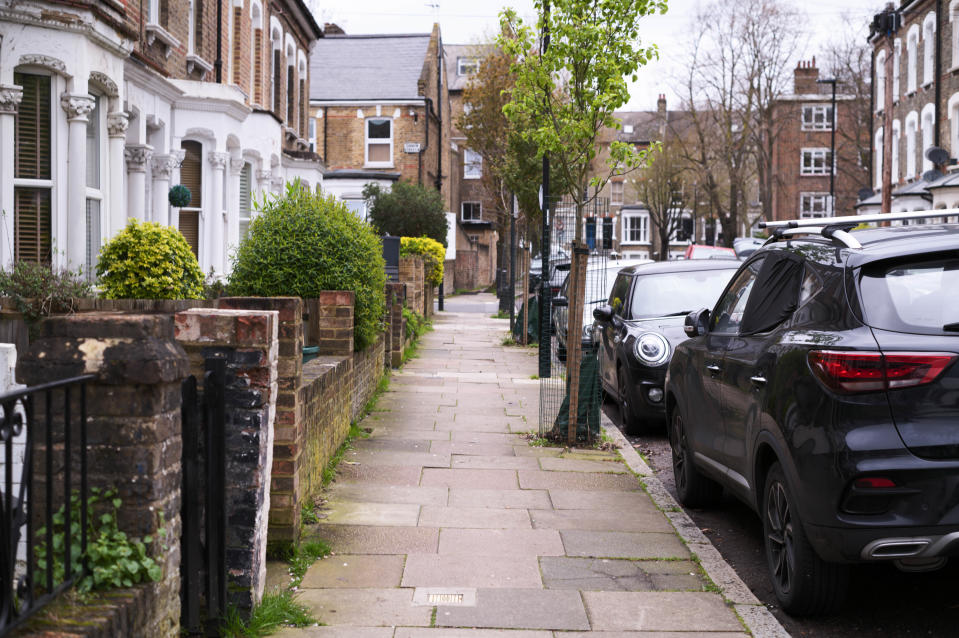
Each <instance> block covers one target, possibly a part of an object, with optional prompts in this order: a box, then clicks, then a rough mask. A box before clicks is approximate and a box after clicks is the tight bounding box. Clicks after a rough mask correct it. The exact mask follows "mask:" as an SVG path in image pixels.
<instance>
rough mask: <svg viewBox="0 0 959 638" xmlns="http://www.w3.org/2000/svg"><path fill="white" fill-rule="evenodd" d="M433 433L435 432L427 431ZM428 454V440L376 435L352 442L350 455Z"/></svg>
mask: <svg viewBox="0 0 959 638" xmlns="http://www.w3.org/2000/svg"><path fill="white" fill-rule="evenodd" d="M428 431H430V432H435V430H428ZM367 451H372V452H429V451H430V439H426V438H423V439H414V438H412V437H387V436H382V435H380V434H379V433H377V436H371V437H370V438H368V439H358V440H355V441H353V449H352V450H350V452H351V453H360V452H367Z"/></svg>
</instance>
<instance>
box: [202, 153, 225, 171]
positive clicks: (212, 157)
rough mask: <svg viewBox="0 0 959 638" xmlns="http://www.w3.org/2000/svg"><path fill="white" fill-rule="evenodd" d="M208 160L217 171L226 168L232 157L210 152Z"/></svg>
mask: <svg viewBox="0 0 959 638" xmlns="http://www.w3.org/2000/svg"><path fill="white" fill-rule="evenodd" d="M206 159H207V161H208V162H210V165H211V166H212V167H213V168H214V169H215V170H223V169H225V168H226V163H227V161H228V160H229V159H230V156H229V155H228V154H227V153H221V152H218V151H210V152H209V153H207V154H206Z"/></svg>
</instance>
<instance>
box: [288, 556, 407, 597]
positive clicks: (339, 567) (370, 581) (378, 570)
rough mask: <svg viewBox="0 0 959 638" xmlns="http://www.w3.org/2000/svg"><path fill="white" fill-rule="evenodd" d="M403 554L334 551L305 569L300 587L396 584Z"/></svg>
mask: <svg viewBox="0 0 959 638" xmlns="http://www.w3.org/2000/svg"><path fill="white" fill-rule="evenodd" d="M404 562H405V556H402V555H397V556H390V555H382V554H336V555H335V556H327V557H325V558H323V559H321V560H318V561H316V562H315V563H313V564H312V565H310V567H309V568H308V569H307V570H306V575H305V576H304V577H303V582H302V583H301V584H300V589H303V588H315V587H320V588H343V587H346V588H351V589H367V588H386V587H399V586H400V580H401V579H402V578H403V563H404Z"/></svg>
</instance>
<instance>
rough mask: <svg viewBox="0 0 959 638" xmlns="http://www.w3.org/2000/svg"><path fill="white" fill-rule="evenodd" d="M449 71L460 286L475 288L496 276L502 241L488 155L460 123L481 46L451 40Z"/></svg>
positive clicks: (481, 53) (452, 192) (457, 283)
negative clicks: (470, 144)
mask: <svg viewBox="0 0 959 638" xmlns="http://www.w3.org/2000/svg"><path fill="white" fill-rule="evenodd" d="M444 48H445V50H446V75H447V77H448V78H449V83H448V84H449V100H450V112H451V115H452V117H451V119H450V135H451V138H450V152H451V157H452V161H451V163H450V165H451V166H453V167H454V170H452V171H451V172H450V181H451V189H450V198H451V201H450V204H451V207H450V210H452V211H453V212H455V213H456V220H457V224H456V270H455V287H456V288H457V289H475V288H482V287H486V286H489V285H491V284H492V283H493V282H494V281H495V280H496V265H497V242H498V241H499V237H500V232H499V231H500V227H501V220H500V219H498V217H499V216H498V215H495V214H494V212H495V211H497V210H498V209H499V208H500V206H499V205H498V204H497V203H496V202H494V201H493V199H492V198H491V197H490V193H489V188H488V186H487V183H486V182H485V181H484V179H483V175H484V174H483V157H482V156H481V155H480V154H479V153H476V152H474V151H472V150H471V149H469V148H467V147H466V135H465V134H464V133H463V132H462V131H460V130H459V128H458V127H457V125H456V122H457V120H458V119H459V118H460V116H462V115H463V112H464V109H465V108H468V106H467V105H465V104H464V101H463V90H464V89H465V88H466V86H467V85H468V84H469V79H470V76H471V75H472V74H473V73H475V72H476V70H477V69H478V68H479V64H480V61H481V60H482V58H483V57H484V55H485V53H486V52H485V51H484V49H485V47H483V46H481V45H465V44H453V45H446V47H444Z"/></svg>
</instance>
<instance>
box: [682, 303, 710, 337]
mask: <svg viewBox="0 0 959 638" xmlns="http://www.w3.org/2000/svg"><path fill="white" fill-rule="evenodd" d="M708 325H709V309H707V308H701V309H699V310H694V311H693V312H691V313H689V314H688V315H686V323H685V325H684V326H683V330H685V331H686V336H687V337H698V336H700V335H704V334H706V326H708Z"/></svg>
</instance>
